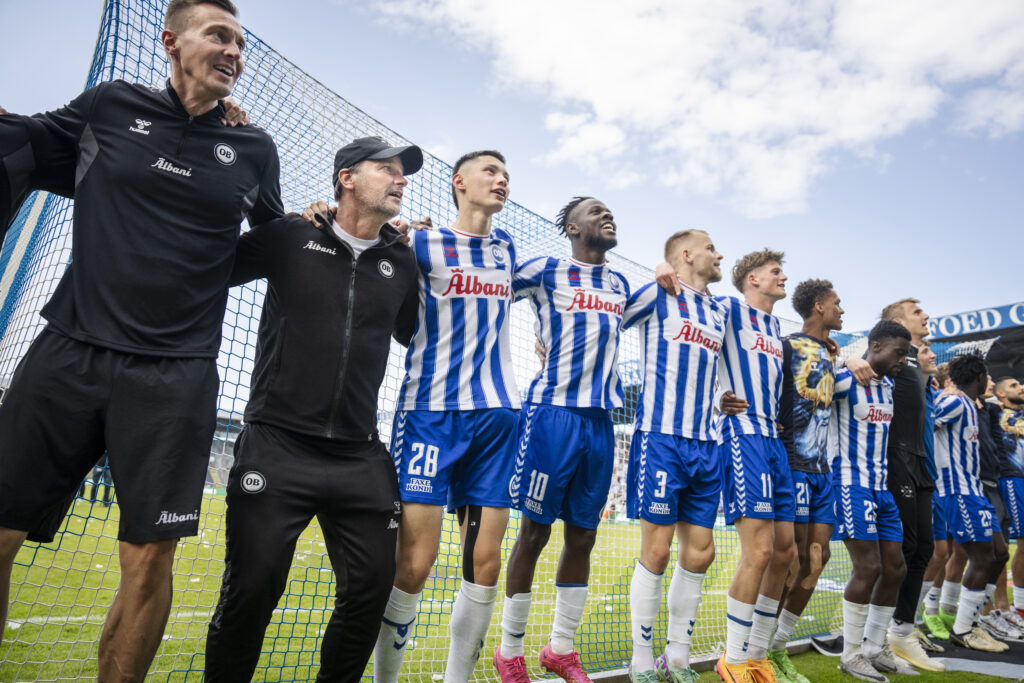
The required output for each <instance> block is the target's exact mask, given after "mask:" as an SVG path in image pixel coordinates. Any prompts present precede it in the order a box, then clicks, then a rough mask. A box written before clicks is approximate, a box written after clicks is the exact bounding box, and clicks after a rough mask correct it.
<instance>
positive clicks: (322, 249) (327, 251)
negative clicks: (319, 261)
mask: <svg viewBox="0 0 1024 683" xmlns="http://www.w3.org/2000/svg"><path fill="white" fill-rule="evenodd" d="M302 248H303V249H309V250H310V251H319V252H321V253H324V254H330V255H331V256H337V255H338V250H337V249H332V248H330V247H325V246H323V245H321V244H317V243H316V242H314V241H313V240H310V241H308V242H306V245H305V246H304V247H302Z"/></svg>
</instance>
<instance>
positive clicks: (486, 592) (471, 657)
mask: <svg viewBox="0 0 1024 683" xmlns="http://www.w3.org/2000/svg"><path fill="white" fill-rule="evenodd" d="M497 596H498V587H497V586H479V585H477V584H475V583H470V582H469V581H466V580H465V579H463V580H462V587H461V588H460V589H459V595H458V597H457V598H455V606H454V607H452V619H451V623H450V624H449V627H450V629H451V634H452V636H451V637H452V639H451V643H450V644H449V645H448V666H447V668H446V669H445V672H444V681H445V683H466V681H468V680H469V679H470V678H471V677H472V675H473V669H474V668H475V667H476V662H477V660H478V659H479V658H480V648H482V647H483V645H484V639H485V638H486V637H487V627H488V626H490V625H491V615H492V614H494V600H495V598H496V597H497Z"/></svg>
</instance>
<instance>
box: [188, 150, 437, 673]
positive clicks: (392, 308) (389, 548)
mask: <svg viewBox="0 0 1024 683" xmlns="http://www.w3.org/2000/svg"><path fill="white" fill-rule="evenodd" d="M422 163H423V155H422V153H421V152H420V149H419V148H418V147H413V146H408V147H392V146H390V145H388V144H387V143H386V142H384V140H382V139H381V138H373V137H371V138H360V139H358V140H354V141H353V142H351V143H350V144H348V145H346V146H344V147H342V148H341V149H340V150H339V151H338V153H337V155H336V157H335V162H334V170H335V174H334V183H335V187H336V191H335V193H336V195H337V197H336V198H337V199H338V211H337V213H336V218H335V220H334V222H333V223H332V224H331V226H330V228H329V229H325V230H320V229H317V228H315V227H313V226H312V225H310V224H309V223H307V222H306V221H304V220H303V219H302V218H301V217H299V216H298V215H296V214H290V215H288V216H286V217H284V218H282V219H279V220H275V221H270V222H268V223H264V224H263V225H260V226H258V227H256V228H254V229H252V230H250V231H249V232H247V233H246V234H245V235H243V236H242V239H241V241H240V243H239V246H238V253H237V256H236V260H235V269H234V273H233V274H232V278H231V279H232V284H241V283H243V282H248V281H250V280H253V279H255V278H258V277H265V278H267V299H266V305H265V307H264V309H263V317H262V319H261V321H260V333H259V340H258V342H257V356H256V361H255V368H254V370H253V373H252V376H253V385H252V389H251V392H250V396H249V403H248V405H247V407H246V413H245V428H244V429H243V430H242V433H241V434H240V435H239V437H238V441H237V442H236V444H235V462H234V465H233V466H232V468H231V476H230V479H229V482H228V487H227V517H226V519H227V550H226V553H225V561H224V578H223V585H222V587H221V597H220V602H219V604H218V605H217V609H216V611H215V612H214V615H213V619H212V620H211V623H210V630H209V634H208V636H207V641H206V680H207V681H210V682H211V683H216V682H229V681H238V682H239V683H243V682H247V681H250V680H252V675H253V672H254V671H255V669H256V664H257V662H258V660H259V656H260V649H261V645H262V643H263V636H264V632H265V631H266V627H267V624H268V623H269V622H270V618H271V616H272V615H273V612H274V608H275V607H277V604H278V601H279V600H280V598H281V594H282V593H283V592H284V588H285V586H286V585H287V582H288V572H289V570H290V568H291V561H292V555H293V554H294V551H295V542H296V541H297V540H298V537H299V535H300V534H301V533H302V531H303V530H304V529H305V528H306V526H307V525H308V524H309V522H310V520H312V518H313V517H314V516H315V517H317V519H318V520H319V521H320V528H321V529H322V530H323V533H324V542H325V544H326V546H327V553H328V555H329V556H330V559H331V565H332V566H333V568H334V571H335V575H336V577H337V582H336V583H337V586H336V589H337V596H336V599H335V609H334V612H333V614H332V615H331V619H330V621H329V622H328V624H327V627H326V629H325V634H324V639H323V645H322V647H321V650H320V658H321V667H320V672H319V674H318V675H317V680H318V681H358V680H359V678H360V677H361V676H362V672H363V670H364V669H365V668H366V663H367V661H368V660H369V659H370V654H371V652H372V651H373V645H374V642H375V641H376V632H377V630H378V628H379V625H380V619H381V616H382V615H383V613H384V605H385V604H386V603H387V600H388V596H389V595H390V593H391V584H392V578H393V576H394V573H395V539H396V536H397V530H398V515H399V507H400V505H401V503H400V502H399V498H398V481H397V478H396V476H395V468H394V465H393V463H392V461H391V459H390V458H389V457H388V453H387V449H386V448H385V447H384V445H383V444H382V443H381V442H380V440H379V439H378V437H377V394H378V390H379V388H380V384H381V382H382V381H383V379H384V373H385V371H386V369H387V362H388V355H389V352H390V345H389V343H388V341H389V340H388V338H389V336H391V335H394V337H395V338H396V339H397V340H398V341H399V342H400V343H405V344H407V343H408V342H409V339H410V338H411V336H412V329H413V327H414V326H415V323H416V312H417V309H418V306H419V296H418V292H419V286H418V281H417V279H418V271H417V269H416V263H415V259H414V258H413V254H412V252H411V251H410V250H409V249H408V248H407V247H406V246H405V245H403V244H400V243H399V240H400V238H401V234H400V233H399V232H398V231H397V230H395V229H394V228H393V227H391V226H390V225H384V223H385V221H387V220H389V219H391V218H392V217H394V216H395V215H397V214H398V211H399V209H400V207H401V201H402V194H403V192H404V188H405V186H406V184H407V183H408V181H407V180H406V178H405V176H406V175H411V174H413V173H415V172H416V171H417V170H419V168H420V167H421V166H422ZM311 291H322V292H331V295H330V296H321V297H310V292H311Z"/></svg>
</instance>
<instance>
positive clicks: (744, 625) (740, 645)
mask: <svg viewBox="0 0 1024 683" xmlns="http://www.w3.org/2000/svg"><path fill="white" fill-rule="evenodd" d="M725 615H726V620H725V661H726V663H727V664H744V663H746V661H747V641H748V640H749V639H750V628H751V626H752V625H753V624H752V617H753V616H754V606H753V605H751V604H749V603H746V602H740V601H739V600H737V599H735V598H733V597H732V596H726V598H725Z"/></svg>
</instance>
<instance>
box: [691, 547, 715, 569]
mask: <svg viewBox="0 0 1024 683" xmlns="http://www.w3.org/2000/svg"><path fill="white" fill-rule="evenodd" d="M714 561H715V544H714V543H710V544H708V546H707V547H704V548H692V549H690V548H688V549H687V550H686V553H685V557H684V562H685V565H684V566H685V567H686V568H687V569H689V570H690V571H693V572H698V573H703V572H706V571H707V570H708V567H710V566H711V563H712V562H714Z"/></svg>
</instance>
